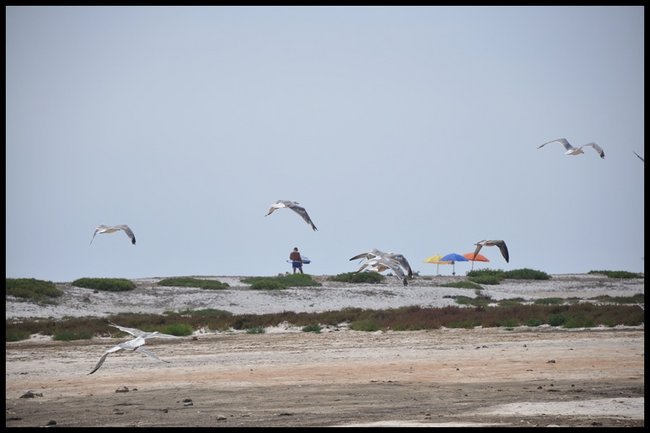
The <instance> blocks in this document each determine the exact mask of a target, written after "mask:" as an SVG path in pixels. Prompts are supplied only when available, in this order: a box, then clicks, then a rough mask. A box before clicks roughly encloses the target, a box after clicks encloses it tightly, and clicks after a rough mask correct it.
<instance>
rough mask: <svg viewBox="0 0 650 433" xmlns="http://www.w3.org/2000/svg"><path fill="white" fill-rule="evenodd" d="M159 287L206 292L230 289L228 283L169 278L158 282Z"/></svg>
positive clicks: (201, 279) (190, 278)
mask: <svg viewBox="0 0 650 433" xmlns="http://www.w3.org/2000/svg"><path fill="white" fill-rule="evenodd" d="M158 285H159V286H165V287H198V288H200V289H206V290H222V289H227V288H229V287H230V285H229V284H228V283H223V282H221V281H218V280H206V279H203V278H192V277H170V278H163V279H162V280H160V281H158Z"/></svg>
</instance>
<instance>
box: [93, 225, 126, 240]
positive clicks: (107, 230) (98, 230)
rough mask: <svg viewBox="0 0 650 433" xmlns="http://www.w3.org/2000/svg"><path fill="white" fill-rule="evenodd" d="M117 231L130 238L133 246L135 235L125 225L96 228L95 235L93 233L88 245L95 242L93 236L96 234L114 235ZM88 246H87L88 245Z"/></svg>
mask: <svg viewBox="0 0 650 433" xmlns="http://www.w3.org/2000/svg"><path fill="white" fill-rule="evenodd" d="M119 230H124V233H126V235H127V236H128V237H129V238H131V243H132V244H133V245H135V235H134V234H133V231H131V229H130V228H129V226H127V225H126V224H120V225H119V226H105V225H104V224H102V225H100V226H97V228H96V229H95V233H93V238H92V239H91V240H90V244H92V243H93V241H94V240H95V236H96V235H97V233H99V234H102V233H114V232H116V231H119ZM90 244H88V245H90Z"/></svg>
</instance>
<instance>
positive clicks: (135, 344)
mask: <svg viewBox="0 0 650 433" xmlns="http://www.w3.org/2000/svg"><path fill="white" fill-rule="evenodd" d="M109 326H112V327H114V328H117V329H119V330H120V331H122V332H126V333H127V334H131V335H133V336H134V337H135V338H134V339H132V340H129V341H125V342H124V343H120V344H118V345H117V346H113V347H111V348H110V349H108V350H107V351H106V352H104V354H103V355H102V357H101V358H100V359H99V362H98V363H97V365H96V366H95V368H93V371H91V372H90V373H88V374H93V373H94V372H96V371H97V370H99V367H101V366H102V364H103V363H104V361H105V360H106V357H107V356H108V355H109V354H110V353H115V352H119V351H121V350H131V351H135V352H140V353H144V354H145V355H147V356H149V357H151V358H153V359H155V360H156V361H161V362H169V361H165V360H162V359H160V358H158V357H157V356H156V355H155V354H154V353H152V352H149V351H148V350H147V349H145V348H144V347H143V346H144V344H145V339H147V338H152V337H163V338H170V337H171V338H176V336H175V335H168V334H161V333H160V332H158V331H154V332H144V331H141V330H139V329H136V328H127V327H124V326H119V325H114V324H112V323H111V324H110V325H109Z"/></svg>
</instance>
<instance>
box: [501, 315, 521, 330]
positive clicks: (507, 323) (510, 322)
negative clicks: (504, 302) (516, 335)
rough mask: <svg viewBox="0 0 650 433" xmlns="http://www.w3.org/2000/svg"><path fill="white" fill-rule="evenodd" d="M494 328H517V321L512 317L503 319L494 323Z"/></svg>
mask: <svg viewBox="0 0 650 433" xmlns="http://www.w3.org/2000/svg"><path fill="white" fill-rule="evenodd" d="M496 326H503V327H504V328H514V327H515V326H519V321H518V320H517V319H516V318H514V317H505V318H503V319H499V320H497V321H496Z"/></svg>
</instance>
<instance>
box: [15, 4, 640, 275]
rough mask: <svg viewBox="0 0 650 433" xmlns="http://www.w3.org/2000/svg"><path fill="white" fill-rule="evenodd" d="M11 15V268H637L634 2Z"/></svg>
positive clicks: (167, 271) (36, 10) (80, 271)
mask: <svg viewBox="0 0 650 433" xmlns="http://www.w3.org/2000/svg"><path fill="white" fill-rule="evenodd" d="M5 12H6V182H7V186H6V209H7V210H6V239H7V240H6V257H7V258H6V276H7V277H9V278H18V277H21V278H39V279H46V280H52V281H61V282H62V281H72V280H74V279H77V278H81V277H124V278H145V277H156V276H187V275H276V274H277V273H279V272H285V271H289V270H290V265H289V264H288V263H286V259H287V258H288V255H289V252H290V251H291V249H292V248H293V247H298V248H299V249H300V250H301V251H302V252H303V254H304V255H306V256H308V257H309V258H310V259H311V260H312V263H311V264H309V265H305V271H306V272H307V273H310V274H314V275H323V274H328V275H333V274H338V273H343V272H351V271H354V270H356V269H357V268H358V266H359V264H358V263H357V262H350V261H349V260H348V259H349V258H350V257H352V256H354V255H356V254H358V253H361V252H364V251H368V250H370V249H372V248H378V249H381V250H384V251H392V252H398V253H402V254H403V255H404V256H406V257H407V259H408V260H409V261H410V263H411V266H412V267H413V269H414V270H416V271H420V273H421V274H424V275H429V274H435V271H436V269H435V268H436V266H435V265H432V264H426V263H423V261H424V259H425V258H426V257H428V256H431V255H434V254H446V253H451V252H456V253H459V254H463V253H467V252H471V251H473V249H474V243H476V242H477V241H479V240H482V239H503V240H505V241H506V243H507V244H508V248H509V250H510V263H506V262H505V261H504V260H503V258H502V257H501V255H500V254H499V251H498V249H497V248H496V247H490V248H488V247H485V248H483V250H482V251H481V253H482V254H484V255H485V256H487V257H488V258H489V259H490V260H491V261H490V263H487V264H483V263H481V264H478V263H477V264H476V265H475V268H476V269H482V268H485V267H489V268H494V269H503V270H510V269H520V268H532V269H537V270H541V271H544V272H547V273H551V274H561V273H583V272H588V271H590V270H603V269H609V270H626V271H632V272H641V271H643V268H644V260H643V258H644V243H643V238H644V211H643V193H644V191H643V176H644V163H643V162H641V160H640V159H638V158H637V157H636V156H635V155H634V152H636V153H638V154H640V155H641V156H643V157H644V156H645V152H644V141H643V137H644V121H643V119H644V96H643V95H644V43H643V39H644V9H643V7H641V6H627V7H614V6H603V7H584V6H579V7H546V6H542V7H533V6H527V7H471V6H470V7H441V6H432V7H395V6H388V7H278V6H273V7H223V6H213V7H179V6H176V7H150V6H145V7H116V6H111V7H62V6H54V7H40V6H39V7H7V8H6V10H5ZM559 137H565V138H567V139H568V140H569V141H570V142H571V143H573V144H574V145H582V144H585V143H588V142H592V141H594V142H596V143H598V144H600V145H601V146H602V147H603V149H604V151H605V154H606V157H605V159H604V160H603V159H601V158H599V157H598V155H597V154H596V152H594V151H593V149H591V148H586V149H585V154H583V155H579V156H565V155H564V147H563V146H562V145H561V144H559V143H551V144H548V145H547V146H545V147H543V148H541V149H538V148H537V147H538V146H539V145H540V144H542V143H544V142H547V141H549V140H553V139H555V138H559ZM279 199H283V200H294V201H298V202H299V203H301V204H302V205H303V206H304V207H305V208H306V209H307V211H308V212H309V214H310V216H311V218H312V220H313V221H314V224H315V225H316V226H317V227H318V231H313V230H311V228H310V227H309V226H308V225H307V224H306V223H305V222H304V221H303V220H302V219H301V218H300V217H299V216H298V215H297V214H295V213H294V212H292V211H290V210H288V209H280V210H278V211H276V212H274V213H273V214H272V215H270V216H268V217H265V215H266V213H267V212H268V210H269V207H270V205H271V204H272V203H273V202H275V201H276V200H279ZM99 224H107V225H115V224H128V225H129V226H130V227H131V228H132V229H133V231H134V232H135V235H136V238H137V244H136V245H135V246H134V245H131V244H130V243H129V240H128V238H127V237H126V236H125V235H124V234H123V233H114V234H103V235H97V237H96V238H95V240H94V241H93V243H92V245H89V242H90V240H91V238H92V235H93V232H94V229H95V227H96V226H97V225H99ZM469 269H470V264H467V263H457V264H456V273H457V274H461V275H462V274H464V273H465V272H466V271H468V270H469ZM440 271H441V273H443V274H450V273H451V267H450V266H449V267H445V266H441V267H440Z"/></svg>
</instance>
